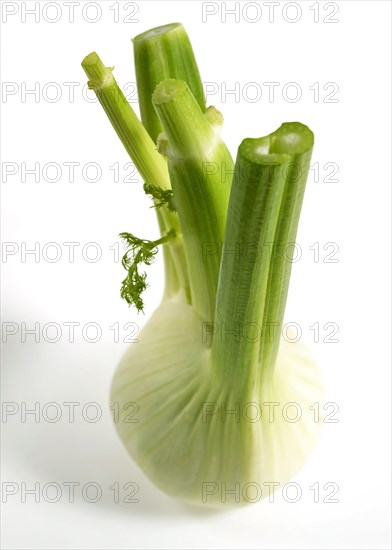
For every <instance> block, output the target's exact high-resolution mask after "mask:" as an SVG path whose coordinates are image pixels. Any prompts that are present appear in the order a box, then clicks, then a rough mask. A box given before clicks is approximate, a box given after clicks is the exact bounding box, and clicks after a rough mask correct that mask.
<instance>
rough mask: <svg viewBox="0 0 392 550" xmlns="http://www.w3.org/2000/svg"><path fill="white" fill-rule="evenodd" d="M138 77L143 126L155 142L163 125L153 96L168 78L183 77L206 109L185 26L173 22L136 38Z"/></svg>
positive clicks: (135, 51) (201, 106)
mask: <svg viewBox="0 0 392 550" xmlns="http://www.w3.org/2000/svg"><path fill="white" fill-rule="evenodd" d="M133 47H134V58H135V69H136V80H137V86H138V96H139V105H140V114H141V118H142V122H143V125H144V126H145V128H146V129H147V131H148V133H149V134H150V136H151V137H152V139H153V140H154V141H156V140H157V137H158V135H159V134H160V133H161V132H162V125H161V123H160V121H159V118H158V116H157V114H156V112H155V110H154V108H153V105H152V102H151V98H152V94H153V92H154V90H155V88H156V86H157V85H158V84H159V83H160V82H162V80H166V79H168V78H175V79H179V80H184V81H185V82H186V83H187V84H188V86H189V88H190V90H191V92H192V94H193V95H194V97H195V98H196V101H197V102H198V104H199V106H200V108H201V109H202V111H205V108H206V107H205V98H204V91H203V84H202V81H201V78H200V74H199V69H198V67H197V64H196V60H195V56H194V54H193V50H192V45H191V43H190V41H189V38H188V35H187V33H186V31H185V29H184V27H183V26H182V25H181V24H180V23H171V24H169V25H163V26H161V27H155V28H154V29H150V30H148V31H146V32H143V33H142V34H139V35H138V36H136V37H135V38H134V39H133Z"/></svg>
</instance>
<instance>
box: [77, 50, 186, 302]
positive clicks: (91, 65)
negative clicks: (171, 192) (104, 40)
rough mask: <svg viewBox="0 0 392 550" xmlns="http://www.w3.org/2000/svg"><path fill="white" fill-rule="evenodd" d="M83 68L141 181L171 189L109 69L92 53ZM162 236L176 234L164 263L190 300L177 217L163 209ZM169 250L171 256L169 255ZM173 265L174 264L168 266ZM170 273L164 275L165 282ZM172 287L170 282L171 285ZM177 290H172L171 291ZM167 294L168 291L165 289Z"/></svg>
mask: <svg viewBox="0 0 392 550" xmlns="http://www.w3.org/2000/svg"><path fill="white" fill-rule="evenodd" d="M82 67H83V69H84V71H85V73H86V75H87V77H88V78H89V83H88V84H89V87H90V88H91V89H93V90H94V91H95V93H96V95H97V97H98V99H99V102H100V103H101V105H102V107H103V109H104V110H105V112H106V114H107V116H108V118H109V120H110V122H111V124H112V126H113V128H114V129H115V131H116V133H117V135H118V136H119V138H120V140H121V142H122V143H123V145H124V147H125V149H126V151H127V152H128V154H129V155H130V157H131V158H132V160H133V162H134V164H135V166H136V168H137V170H138V171H139V173H140V175H141V176H142V178H143V180H144V181H145V182H147V183H151V184H153V185H155V186H157V187H161V188H163V189H170V188H171V185H170V179H169V174H168V171H167V165H166V161H165V159H164V158H163V157H162V156H161V155H160V154H159V153H158V151H157V149H156V145H155V144H154V142H153V141H152V139H151V138H150V136H149V135H148V132H147V131H146V129H145V128H144V127H143V125H142V123H141V122H140V121H139V119H138V118H137V116H136V114H135V112H134V111H133V109H132V108H131V106H130V105H129V103H128V101H127V100H126V98H125V96H124V94H123V93H122V91H121V90H120V88H119V87H118V84H117V82H116V80H115V78H114V76H113V72H112V68H110V67H105V65H104V64H103V63H102V61H101V59H100V58H99V56H98V55H97V54H96V53H95V52H93V53H91V54H89V55H88V56H86V57H85V58H84V60H83V61H82ZM157 216H158V222H159V226H160V229H161V232H162V233H167V232H169V231H170V230H171V229H174V230H175V231H176V235H177V237H176V239H177V242H176V243H175V244H174V243H173V245H168V246H167V248H166V247H164V248H165V252H164V253H165V264H166V266H167V267H168V268H169V270H170V272H173V271H174V270H175V271H176V272H177V279H178V281H179V283H180V286H181V287H182V288H183V289H185V293H186V295H187V297H188V300H189V299H190V298H189V296H190V295H189V282H188V272H187V266H186V262H185V253H184V250H183V246H182V245H180V243H181V242H182V237H181V231H180V226H179V221H178V216H177V215H176V214H175V213H173V212H169V210H168V209H167V208H166V207H165V206H163V207H162V208H160V209H159V210H158V211H157ZM169 251H170V253H169ZM171 264H173V265H171ZM168 275H169V273H166V280H168ZM171 284H172V285H173V283H171ZM179 290H180V288H175V289H174V288H172V290H171V291H172V292H176V291H179ZM165 293H166V295H167V294H168V293H169V290H168V288H166V290H165Z"/></svg>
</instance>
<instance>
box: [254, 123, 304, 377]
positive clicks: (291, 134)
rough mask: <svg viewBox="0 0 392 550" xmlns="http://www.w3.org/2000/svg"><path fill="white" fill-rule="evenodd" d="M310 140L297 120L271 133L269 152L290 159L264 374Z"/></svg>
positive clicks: (266, 321)
mask: <svg viewBox="0 0 392 550" xmlns="http://www.w3.org/2000/svg"><path fill="white" fill-rule="evenodd" d="M313 143H314V136H313V132H311V130H309V128H308V127H307V126H304V125H303V124H299V123H298V122H292V123H285V124H282V126H281V127H280V128H279V129H278V130H277V131H276V132H274V134H272V135H271V145H270V151H271V153H277V154H279V153H281V152H285V153H287V154H289V155H290V156H291V160H290V163H289V164H288V165H287V167H286V172H285V188H284V195H283V200H282V204H281V208H280V213H279V224H278V227H277V231H276V235H275V247H274V250H273V257H272V261H271V269H270V273H269V278H268V289H267V299H266V303H265V310H264V318H263V325H264V326H270V327H272V326H274V327H275V330H274V334H273V336H274V337H273V338H271V339H272V342H269V341H267V339H264V340H263V341H262V345H261V349H260V361H261V364H262V365H266V366H267V368H266V370H265V371H266V373H267V374H269V373H268V369H270V371H271V370H272V369H273V366H274V364H275V361H276V357H277V354H278V350H279V344H280V340H281V331H282V324H283V316H284V311H285V307H286V301H287V294H288V290H289V283H290V275H291V268H292V262H291V261H290V259H289V257H288V254H287V246H293V245H294V244H295V239H296V237H297V229H298V223H299V218H300V215H301V209H302V202H303V197H304V193H305V187H306V180H307V177H308V173H309V167H310V161H311V157H312V150H313Z"/></svg>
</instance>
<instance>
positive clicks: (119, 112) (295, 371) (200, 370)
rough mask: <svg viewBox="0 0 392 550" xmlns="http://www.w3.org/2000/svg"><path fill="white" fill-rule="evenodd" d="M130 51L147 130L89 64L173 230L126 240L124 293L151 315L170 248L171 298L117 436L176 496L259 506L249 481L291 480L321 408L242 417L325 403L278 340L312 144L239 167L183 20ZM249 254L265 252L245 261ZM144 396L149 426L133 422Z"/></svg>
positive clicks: (292, 135)
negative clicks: (132, 411) (150, 273)
mask: <svg viewBox="0 0 392 550" xmlns="http://www.w3.org/2000/svg"><path fill="white" fill-rule="evenodd" d="M133 45H134V54H135V66H136V75H137V83H138V94H139V103H140V109H141V118H142V122H140V121H139V119H138V118H137V116H136V115H135V113H134V112H133V110H132V108H131V107H130V105H129V104H128V102H127V101H126V99H125V97H124V95H123V94H122V92H121V91H120V89H119V88H118V85H117V83H116V81H115V79H114V76H113V73H112V68H109V67H105V66H104V64H103V63H102V61H101V60H100V58H99V57H98V55H97V54H96V53H92V54H90V55H88V56H87V57H86V58H85V59H84V60H83V62H82V66H83V68H84V70H85V72H86V74H87V76H88V79H89V86H90V88H92V89H93V90H95V92H96V94H97V97H98V99H99V101H100V103H101V105H102V107H103V108H104V110H105V112H106V114H107V116H108V117H109V120H110V122H111V123H112V125H113V127H114V129H115V131H116V132H117V134H118V136H119V137H120V139H121V141H122V143H123V144H124V146H125V148H126V150H127V152H128V153H129V155H130V156H131V158H132V160H133V162H134V163H135V166H136V167H137V169H138V170H139V172H140V174H141V176H142V178H143V179H144V181H145V184H144V191H145V192H146V193H147V194H149V195H150V196H151V197H152V199H153V202H154V205H155V207H156V214H157V217H158V222H159V227H160V231H161V236H160V237H159V238H157V239H156V240H155V241H146V240H144V239H141V238H138V237H135V236H134V235H133V234H131V233H125V232H124V233H121V235H120V236H121V237H122V238H123V239H124V240H125V242H126V243H127V244H128V246H129V249H128V250H127V252H126V254H125V255H124V258H123V266H124V268H125V269H126V270H127V276H126V278H125V279H124V281H123V284H122V287H121V296H122V297H123V298H124V299H125V300H126V301H127V302H128V304H133V305H134V306H136V308H137V309H138V310H139V311H142V310H143V301H142V297H141V294H142V292H143V291H144V290H145V288H146V274H145V273H144V272H140V270H139V268H140V266H139V264H141V263H144V264H145V265H149V264H150V263H151V261H153V259H154V256H155V254H156V253H157V246H158V245H162V247H163V251H164V261H165V281H166V282H165V291H164V296H163V299H162V302H161V304H160V305H159V307H158V308H157V310H156V311H155V313H154V314H153V315H152V317H151V318H150V319H149V321H148V322H147V324H146V325H145V327H144V328H143V330H142V333H141V335H140V338H139V342H138V343H137V344H133V345H131V347H130V348H129V349H128V351H127V352H126V354H125V355H124V357H123V358H122V360H121V362H120V364H119V366H118V368H117V371H116V373H115V375H114V379H113V384H112V388H111V402H112V403H114V402H116V403H118V405H119V409H120V411H121V414H120V419H119V422H117V423H116V428H117V431H118V433H119V435H120V437H121V439H122V440H123V442H124V444H125V446H126V448H127V450H128V452H129V453H130V454H131V456H132V457H133V458H134V459H135V461H136V462H137V463H138V464H139V465H140V467H141V468H142V469H143V470H144V472H145V473H146V474H147V475H148V476H149V477H150V478H151V480H153V481H154V482H155V483H156V485H157V486H158V487H160V488H161V489H162V490H164V491H166V492H167V493H168V494H170V495H172V496H175V497H177V498H180V499H182V500H184V501H186V502H189V503H192V504H200V505H202V504H203V505H210V506H212V507H230V506H233V505H242V504H247V503H248V502H251V501H252V499H251V498H250V497H248V493H247V491H246V490H245V489H246V488H247V487H250V486H251V485H252V484H259V485H260V486H262V485H263V483H278V484H284V483H285V482H287V481H288V480H290V479H291V478H292V477H293V476H294V475H295V474H296V473H297V472H298V470H299V469H300V468H301V467H302V466H303V464H304V463H305V461H306V459H307V457H308V456H309V454H310V452H311V451H312V449H313V448H314V446H315V445H316V442H317V439H318V435H319V426H320V424H318V423H315V422H314V421H313V418H312V417H311V415H309V414H308V415H306V414H303V415H302V416H301V418H300V419H299V420H298V421H295V422H292V421H289V420H287V419H285V418H283V416H282V415H281V414H277V415H275V416H274V418H273V419H272V420H271V415H265V414H263V415H262V416H261V418H259V419H258V420H257V422H256V421H253V420H250V419H249V418H247V417H245V416H244V415H243V414H241V415H238V414H237V412H238V411H244V410H245V409H246V410H249V407H251V406H255V405H260V406H262V405H265V404H269V405H268V406H269V407H270V406H271V404H275V405H273V406H274V407H283V406H287V404H290V403H296V404H297V405H298V406H300V408H301V410H302V411H308V410H309V407H311V406H312V404H313V403H314V402H317V401H318V400H320V399H321V398H322V395H323V390H322V384H321V381H320V374H319V371H318V368H317V366H316V365H315V363H314V361H313V359H312V358H311V356H310V354H309V352H308V351H307V350H306V348H305V347H304V346H303V344H302V343H301V342H296V343H288V342H286V341H284V340H283V339H282V338H281V336H280V333H281V328H282V323H283V315H284V309H285V305H286V298H287V292H288V286H289V279H290V272H291V263H290V262H288V261H285V257H284V254H283V249H284V247H285V246H286V245H287V244H288V243H293V242H295V238H296V233H297V227H298V221H299V216H300V212H301V206H302V200H303V195H304V190H305V184H306V178H307V174H308V170H309V164H310V158H311V152H312V148H313V134H312V132H311V131H310V130H309V128H307V127H306V126H304V125H302V124H300V123H297V122H292V123H285V124H283V125H282V126H281V127H280V128H279V129H278V130H276V131H275V132H273V133H272V134H270V135H268V136H266V137H263V138H259V139H245V140H244V141H243V142H242V143H241V145H240V147H239V149H238V153H237V158H236V162H235V165H234V162H233V160H232V158H231V156H230V153H229V151H228V150H227V147H226V145H225V144H224V142H223V140H222V138H221V137H220V129H221V125H222V122H223V119H222V116H221V114H220V113H219V112H218V111H217V110H216V109H214V108H213V107H208V108H207V107H206V105H205V98H204V95H203V87H202V82H201V79H200V75H199V72H198V68H197V65H196V61H195V58H194V55H193V51H192V47H191V45H190V42H189V38H188V36H187V34H186V32H185V30H184V28H183V27H182V25H180V24H178V23H174V24H170V25H164V26H162V27H157V28H155V29H151V30H149V31H147V32H145V33H143V34H141V35H139V36H137V37H136V38H135V39H134V40H133ZM266 245H268V246H266ZM249 247H251V248H252V247H253V249H254V250H256V251H257V254H256V255H254V257H251V258H249V254H244V251H245V250H249ZM254 329H256V331H259V330H261V337H260V338H256V337H255V336H254V332H252V330H253V331H254ZM249 330H250V332H251V335H250V336H249ZM206 335H208V338H207V337H205V336H206ZM252 335H253V336H252ZM132 402H133V403H137V405H138V410H139V414H138V422H137V423H132V422H131V423H128V422H126V418H127V408H128V407H129V403H132ZM252 404H253V405H252ZM230 411H232V412H230ZM233 411H234V413H233ZM236 484H239V485H240V497H239V498H235V499H230V498H225V497H224V495H223V488H225V489H230V488H232V487H233V486H234V485H236ZM211 487H212V489H211ZM266 494H268V493H265V495H264V496H266Z"/></svg>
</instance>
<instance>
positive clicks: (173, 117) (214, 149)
mask: <svg viewBox="0 0 392 550" xmlns="http://www.w3.org/2000/svg"><path fill="white" fill-rule="evenodd" d="M153 104H154V106H155V108H156V110H157V113H158V116H159V118H160V121H161V123H162V126H163V128H164V131H165V135H163V136H161V138H160V140H159V141H158V146H159V149H160V151H161V152H162V153H163V154H165V155H166V156H167V157H168V161H169V162H168V166H169V174H170V179H171V182H172V187H173V194H174V203H175V205H176V207H177V212H178V215H179V219H180V224H181V229H182V234H183V236H184V243H185V250H186V256H187V263H188V266H189V277H190V286H191V293H192V305H193V307H194V308H195V310H196V311H197V312H198V313H199V315H200V316H201V318H202V319H203V320H204V321H213V320H214V311H215V300H216V290H217V284H218V276H219V266H220V257H221V246H222V242H223V234H224V228H225V223H226V215H227V206H228V200H229V192H230V186H231V178H232V172H233V161H232V158H231V156H230V153H229V152H228V150H227V147H226V146H225V144H224V143H223V141H222V140H221V138H220V136H219V135H218V133H217V131H216V127H215V126H216V124H217V117H216V116H214V117H212V118H213V120H214V124H210V122H209V120H210V119H211V114H209V115H208V116H206V114H204V113H203V112H202V111H201V109H200V107H199V105H198V103H197V101H196V100H195V98H194V97H193V95H192V93H191V92H190V90H189V88H188V86H187V85H186V84H185V82H182V81H180V80H173V79H170V80H166V81H163V82H161V83H160V84H159V85H158V86H157V88H156V90H155V92H154V95H153Z"/></svg>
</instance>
